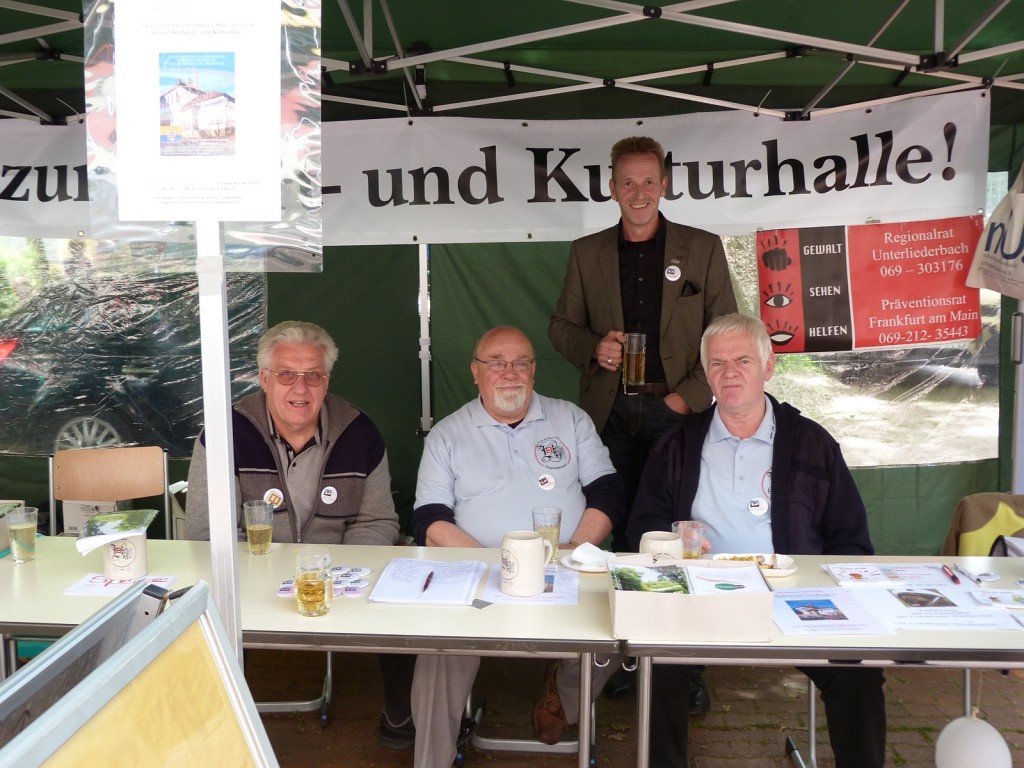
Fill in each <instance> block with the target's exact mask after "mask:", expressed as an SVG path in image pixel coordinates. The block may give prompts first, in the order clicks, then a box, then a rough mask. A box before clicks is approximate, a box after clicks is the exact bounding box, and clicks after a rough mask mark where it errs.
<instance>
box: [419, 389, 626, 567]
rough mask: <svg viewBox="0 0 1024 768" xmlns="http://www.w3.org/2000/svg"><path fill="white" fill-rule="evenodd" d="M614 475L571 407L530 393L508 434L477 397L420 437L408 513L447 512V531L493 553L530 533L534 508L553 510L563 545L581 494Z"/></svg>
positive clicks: (584, 419) (586, 422)
mask: <svg viewBox="0 0 1024 768" xmlns="http://www.w3.org/2000/svg"><path fill="white" fill-rule="evenodd" d="M614 471H615V468H614V467H613V466H612V462H611V459H610V458H609V457H608V449H607V448H605V446H604V444H603V443H602V442H601V438H600V437H599V436H598V434H597V430H596V429H595V428H594V423H593V422H592V421H591V420H590V417H589V416H588V415H587V414H586V413H585V412H584V411H583V410H582V409H580V408H579V407H577V406H576V405H573V404H572V403H570V402H567V401H565V400H555V399H553V398H549V397H544V396H543V395H538V394H537V393H536V392H534V393H533V395H532V396H531V398H530V407H529V409H528V410H527V413H526V417H525V418H524V419H523V421H522V422H521V423H520V424H519V426H518V427H516V428H515V429H512V428H511V427H510V426H508V425H507V424H501V423H499V422H497V421H495V420H494V419H493V418H491V416H490V415H489V414H488V413H487V411H486V410H485V409H484V407H483V404H482V403H481V402H480V398H479V397H478V398H475V399H474V400H472V401H471V402H469V403H467V404H466V405H464V406H462V408H460V409H459V410H457V411H455V413H453V414H451V415H450V416H447V417H445V418H444V419H442V420H441V421H439V422H438V423H437V424H436V425H435V426H434V428H433V429H431V430H430V432H429V433H428V434H427V438H426V441H425V443H424V447H423V458H422V459H421V461H420V469H419V474H418V476H417V478H416V502H415V506H416V507H421V506H424V505H427V504H443V505H445V506H446V507H450V508H451V509H453V510H455V524H456V525H457V526H459V528H461V529H463V530H464V531H465V532H466V533H468V534H469V535H470V536H472V537H473V538H475V539H476V540H477V541H479V542H480V543H481V544H482V545H483V546H485V547H500V546H501V539H502V536H504V535H505V532H506V531H515V530H533V517H532V510H533V508H534V507H558V508H559V509H561V510H562V525H561V530H560V535H561V542H562V543H563V544H565V543H568V541H569V539H570V538H571V536H572V534H573V533H574V532H575V530H576V527H577V526H578V525H579V522H580V519H581V518H582V517H583V511H584V510H585V509H586V499H585V498H584V496H583V486H585V485H589V484H590V483H592V482H593V481H594V480H597V479H598V478H600V477H603V476H604V475H608V474H611V473H613V472H614Z"/></svg>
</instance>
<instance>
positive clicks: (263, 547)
mask: <svg viewBox="0 0 1024 768" xmlns="http://www.w3.org/2000/svg"><path fill="white" fill-rule="evenodd" d="M242 507H243V508H244V509H245V538H246V539H247V540H248V541H249V554H250V555H265V554H267V553H268V552H270V538H271V533H272V532H273V530H274V505H273V504H271V503H270V502H269V501H262V500H260V501H247V502H245V504H243V505H242Z"/></svg>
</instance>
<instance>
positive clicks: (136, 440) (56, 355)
mask: <svg viewBox="0 0 1024 768" xmlns="http://www.w3.org/2000/svg"><path fill="white" fill-rule="evenodd" d="M265 283H266V280H265V278H264V277H263V276H262V275H249V274H247V275H233V276H231V277H230V279H229V281H228V307H229V311H228V325H229V336H230V345H231V353H232V365H231V371H232V398H233V399H236V398H238V397H240V396H241V395H243V394H245V393H247V392H250V391H253V390H255V389H257V388H258V386H259V381H258V376H257V368H256V346H257V343H258V340H259V336H260V334H261V333H262V331H263V329H264V328H265V327H266V300H265V294H266V290H265ZM0 391H2V392H3V397H2V398H0V452H5V453H35V454H47V453H50V452H52V451H53V450H55V449H61V448H85V447H93V446H100V445H160V446H163V447H165V448H167V450H168V451H169V452H170V454H171V455H172V456H181V457H184V456H190V455H191V453H192V443H193V441H194V439H195V437H196V435H198V434H199V431H200V429H201V428H202V421H203V402H202V380H201V354H200V340H199V296H198V288H197V278H196V276H195V275H171V276H120V277H111V276H109V275H100V274H97V273H96V272H94V271H91V270H90V271H84V272H81V273H76V274H73V275H72V276H69V277H66V278H62V279H58V280H54V281H52V282H48V283H44V284H43V285H42V286H41V287H40V288H39V289H38V291H37V292H36V293H34V294H33V295H31V296H29V297H28V298H26V299H25V300H23V301H22V302H21V303H19V304H18V305H17V306H15V307H14V308H13V309H12V310H11V311H10V312H9V313H7V314H6V315H5V316H3V317H0Z"/></svg>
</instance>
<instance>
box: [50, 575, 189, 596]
mask: <svg viewBox="0 0 1024 768" xmlns="http://www.w3.org/2000/svg"><path fill="white" fill-rule="evenodd" d="M176 578H177V576H143V577H142V579H108V578H107V577H106V576H104V575H103V574H102V573H87V574H85V576H83V577H82V578H81V579H79V580H78V581H76V582H75V583H74V584H72V585H71V586H70V587H68V588H67V589H65V590H64V594H65V595H91V596H100V597H116V596H117V595H120V594H121V593H122V592H124V591H125V590H126V589H128V587H130V586H131V585H132V584H135V583H137V582H139V581H142V580H143V579H145V581H146V582H148V583H149V584H156V585H157V586H158V587H163V588H164V589H166V588H167V587H169V586H170V585H171V584H173V583H174V580H175V579H176Z"/></svg>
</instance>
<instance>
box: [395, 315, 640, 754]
mask: <svg viewBox="0 0 1024 768" xmlns="http://www.w3.org/2000/svg"><path fill="white" fill-rule="evenodd" d="M536 367H537V364H536V361H535V356H534V351H533V345H532V344H531V343H530V340H529V339H528V338H527V336H526V334H524V333H523V332H522V331H520V330H518V329H517V328H511V327H499V328H494V329H492V330H490V331H488V332H487V333H485V334H484V335H483V337H482V338H481V339H480V341H479V342H478V343H477V346H476V349H475V351H474V353H473V361H472V363H470V370H471V371H472V373H473V381H474V382H475V383H476V385H477V387H478V389H479V390H480V396H479V397H478V398H475V399H474V400H472V401H471V402H469V403H467V404H466V405H464V406H463V407H462V408H460V409H459V410H458V411H456V412H455V413H453V414H451V415H450V416H448V417H447V418H445V419H442V420H441V421H440V422H438V423H437V425H435V426H434V428H433V429H432V430H431V431H430V434H428V435H427V439H426V444H425V446H424V449H423V458H422V460H421V461H420V469H419V476H418V478H417V482H416V503H415V507H414V509H413V533H414V534H415V536H416V543H417V544H420V545H426V546H433V547H500V546H501V539H502V536H504V534H505V532H506V531H511V530H523V529H526V530H531V529H532V528H533V520H532V517H531V510H532V509H533V508H534V507H540V506H544V507H558V508H560V509H561V510H562V522H561V543H562V544H564V545H566V546H573V547H575V546H578V545H579V544H582V543H584V542H588V543H591V544H595V545H600V544H601V543H602V542H603V541H604V540H605V538H606V537H607V536H608V534H609V533H610V532H611V530H612V525H613V523H616V522H617V521H618V520H619V518H620V516H621V515H622V514H623V513H624V511H625V510H624V507H625V499H624V496H623V490H622V482H621V480H620V479H619V476H618V475H617V474H616V472H615V468H614V467H613V466H612V463H611V460H610V459H609V457H608V449H607V448H605V446H604V444H603V443H602V442H601V439H600V437H598V434H597V431H596V430H595V429H594V424H593V422H592V421H591V420H590V417H589V416H587V414H586V413H585V412H584V411H582V410H581V409H580V408H578V407H577V406H575V405H573V404H572V403H569V402H566V401H564V400H554V399H552V398H549V397H544V396H542V395H539V394H536V393H534V391H533V377H534V373H535V371H536ZM479 666H480V659H479V658H478V657H475V656H442V655H424V656H420V657H419V658H418V659H417V661H416V674H415V676H414V677H413V694H412V710H413V721H414V722H415V724H416V747H415V759H414V765H415V766H416V768H441V767H442V766H450V765H451V764H452V761H453V760H454V759H455V754H456V739H457V737H458V734H459V730H460V726H461V722H462V713H463V711H464V710H465V706H466V697H467V696H468V695H469V692H470V690H471V689H472V686H473V680H474V678H475V677H476V673H477V669H478V668H479ZM614 666H615V665H614V664H608V665H607V667H603V668H599V669H598V670H595V674H594V685H593V690H594V696H595V697H596V696H597V695H598V694H599V693H600V691H601V688H602V686H603V684H604V682H605V681H606V679H607V677H608V676H610V674H611V672H612V671H613V668H614ZM578 710H579V665H578V663H576V664H572V663H568V662H561V663H557V664H555V663H553V664H550V665H549V668H548V673H547V676H546V688H545V692H544V696H543V698H542V699H541V702H540V703H539V704H538V706H537V709H536V710H535V711H534V732H535V733H536V734H537V737H538V738H539V739H540V740H541V741H544V742H545V743H548V744H553V743H555V742H556V741H558V740H559V738H560V737H561V735H562V732H563V731H564V730H565V727H566V726H567V725H568V724H569V723H573V722H576V721H577V719H578V716H579V711H578Z"/></svg>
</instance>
